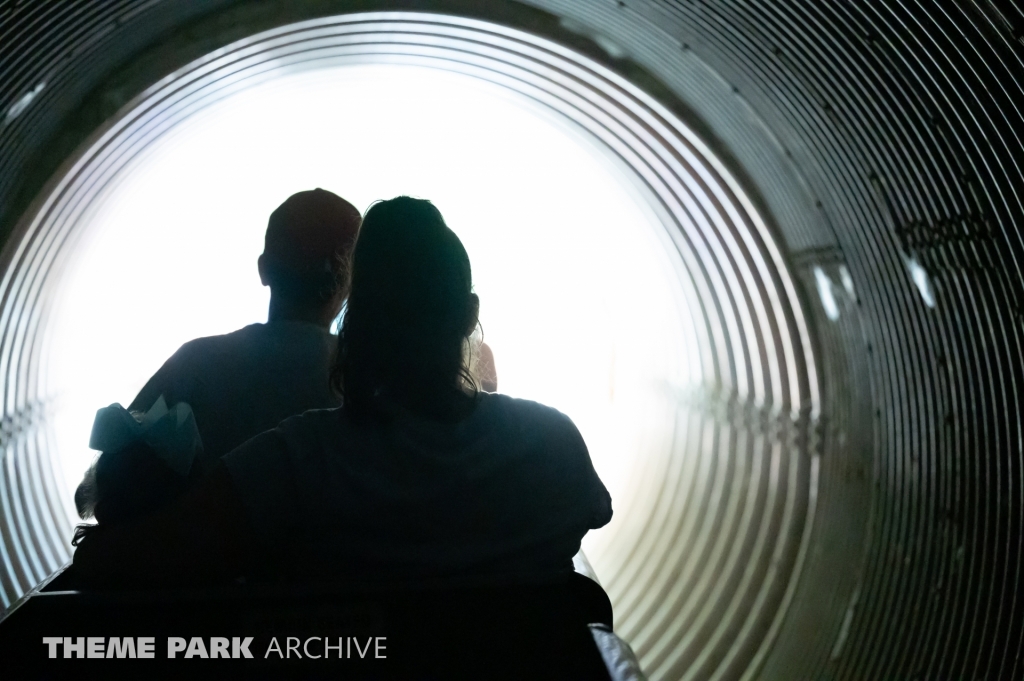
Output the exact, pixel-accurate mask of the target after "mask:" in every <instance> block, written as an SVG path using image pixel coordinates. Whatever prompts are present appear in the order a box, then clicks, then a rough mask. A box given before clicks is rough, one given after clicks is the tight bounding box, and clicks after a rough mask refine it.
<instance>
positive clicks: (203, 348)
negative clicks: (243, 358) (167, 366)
mask: <svg viewBox="0 0 1024 681" xmlns="http://www.w3.org/2000/svg"><path fill="white" fill-rule="evenodd" d="M264 327H266V324H258V323H257V324H249V325H248V326H243V327H242V328H240V329H236V330H234V331H229V332H228V333H221V334H217V335H214V336H202V337H200V338H193V339H192V340H190V341H186V342H185V343H182V345H181V347H180V348H178V352H176V353H175V354H176V355H182V356H193V355H201V354H204V353H206V352H209V351H211V350H217V349H219V348H225V347H232V346H236V345H238V344H240V343H245V342H247V341H249V340H250V339H252V338H256V337H258V336H261V335H262V334H263V333H264V330H263V329H264Z"/></svg>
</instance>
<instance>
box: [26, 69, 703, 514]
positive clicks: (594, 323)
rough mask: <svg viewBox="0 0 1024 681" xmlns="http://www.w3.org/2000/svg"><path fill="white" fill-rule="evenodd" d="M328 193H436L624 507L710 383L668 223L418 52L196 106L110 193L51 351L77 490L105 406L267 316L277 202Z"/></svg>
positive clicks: (539, 122) (493, 302)
mask: <svg viewBox="0 0 1024 681" xmlns="http://www.w3.org/2000/svg"><path fill="white" fill-rule="evenodd" d="M316 186H320V187H324V188H327V189H330V190H333V191H335V192H337V193H338V194H340V195H342V196H344V197H346V198H348V199H349V200H350V201H352V202H353V203H354V204H355V205H356V206H358V207H359V208H360V209H361V210H365V209H366V208H367V207H368V206H369V205H370V204H371V203H372V202H373V201H375V200H378V199H383V198H391V197H393V196H396V195H399V194H409V195H414V196H419V197H423V198H429V199H431V200H432V201H434V203H435V204H436V205H437V206H438V207H439V208H440V209H441V211H442V213H443V214H444V215H445V217H446V219H447V221H448V223H449V225H450V226H451V227H452V228H453V229H454V230H455V231H456V233H458V234H459V236H460V238H461V239H462V240H463V241H464V243H465V244H466V247H467V249H468V251H469V253H470V258H471V261H472V264H473V268H474V279H475V287H476V291H477V293H478V294H479V295H480V297H481V300H482V308H481V325H482V328H483V330H484V337H485V339H486V341H487V342H488V343H489V344H490V345H491V347H492V348H493V349H494V351H495V354H496V357H497V362H498V366H499V369H500V386H501V391H502V392H505V393H508V394H511V395H514V396H517V397H524V398H528V399H533V400H536V401H539V402H543V403H546V404H551V405H553V406H555V407H557V408H558V409H560V410H562V411H564V412H565V413H567V414H569V415H570V416H571V417H572V418H573V419H574V421H576V423H578V424H579V427H580V428H581V431H582V432H583V434H584V437H585V438H586V441H587V442H588V443H589V446H590V448H591V450H592V456H593V458H594V460H595V465H596V466H597V468H598V472H599V473H600V474H601V477H602V479H604V480H606V481H607V483H608V485H609V486H610V488H611V490H610V491H611V492H612V494H613V497H614V498H615V500H616V505H617V507H619V508H628V507H629V505H630V504H629V500H628V496H629V486H628V474H629V470H630V469H631V468H632V467H634V466H635V465H637V463H638V462H639V461H641V460H642V459H644V458H645V457H646V456H647V453H648V452H649V451H650V450H651V449H652V448H657V447H664V446H666V444H667V442H668V441H669V440H670V439H671V432H667V433H666V432H664V431H665V427H664V426H660V427H659V426H658V424H657V422H655V423H653V424H652V423H647V422H644V421H641V420H639V418H638V417H639V416H640V415H642V414H643V413H644V412H646V411H649V410H651V409H652V408H653V407H654V405H656V404H657V403H658V402H659V401H663V400H664V396H665V395H666V394H674V393H678V392H680V391H684V390H686V389H687V388H688V387H690V386H691V385H696V384H699V378H700V366H699V364H698V363H697V362H696V361H695V360H696V356H697V355H696V351H695V345H696V335H695V332H694V330H693V328H692V325H693V320H692V319H691V318H690V314H689V311H688V309H687V308H686V307H685V301H682V302H681V301H679V300H677V299H676V298H675V297H674V291H675V289H676V288H677V283H676V282H675V278H676V273H675V270H674V268H673V263H672V262H671V260H670V257H669V256H668V255H667V254H666V251H665V250H664V248H662V247H661V244H659V243H658V234H659V232H664V225H662V224H661V223H660V221H659V220H658V218H657V216H656V215H655V214H654V213H653V211H652V210H651V209H650V207H649V206H648V204H647V202H646V201H645V197H644V196H643V195H642V194H641V193H640V192H639V191H638V190H637V187H636V186H635V183H634V182H632V181H631V178H629V177H628V175H626V174H625V173H624V172H623V171H622V170H621V169H620V168H619V167H618V166H616V164H614V163H612V162H610V161H609V159H608V158H607V154H606V153H604V152H603V151H602V150H601V149H600V148H598V147H596V146H595V145H594V144H593V142H592V141H591V140H589V139H587V138H586V137H585V136H584V135H583V134H581V133H580V132H579V131H576V130H574V129H573V128H572V126H571V125H569V124H568V123H567V122H566V121H564V120H559V119H557V118H555V117H553V116H551V115H550V114H548V113H546V112H545V111H544V110H542V109H540V108H539V107H538V106H537V105H536V104H535V103H533V102H531V101H530V100H528V99H526V98H523V97H517V96H515V95H510V94H509V93H508V92H507V91H505V90H502V89H499V88H498V87H497V86H495V85H492V84H488V83H486V82H483V81H481V80H479V79H477V78H473V77H470V76H466V75H460V74H452V73H449V72H445V71H442V70H438V69H430V68H424V67H416V66H407V65H354V66H340V67H333V68H327V69H319V70H315V71H312V72H301V73H287V72H285V73H283V74H281V75H279V76H277V77H275V78H274V79H272V80H268V81H265V82H263V83H260V84H259V85H256V86H255V87H252V88H249V89H246V90H244V91H241V92H238V93H236V94H233V95H231V96H230V97H227V98H225V99H222V100H220V101H218V102H216V103H215V104H213V105H211V106H209V107H207V108H205V109H203V110H202V111H200V112H198V113H196V114H194V115H192V116H190V117H189V118H187V119H185V120H183V121H182V122H181V123H179V124H177V125H176V126H175V128H174V129H173V130H172V131H170V132H168V133H167V134H165V135H164V136H162V137H161V138H160V139H159V140H158V141H156V142H155V143H153V144H151V145H149V146H148V147H147V148H146V149H145V151H144V152H143V153H141V154H139V156H137V157H136V158H135V159H134V160H133V162H132V163H131V164H130V165H129V166H126V167H125V168H124V169H122V170H121V172H120V175H119V176H118V177H117V178H116V179H115V180H114V181H113V182H111V183H110V184H109V185H108V186H107V187H106V188H105V189H104V190H103V191H102V192H101V193H100V194H98V195H97V196H96V197H95V199H94V200H93V202H92V203H91V205H90V211H89V213H88V214H87V215H85V216H83V217H82V218H80V219H79V221H78V224H77V225H76V227H75V228H76V229H78V230H81V234H82V237H81V239H82V240H81V241H80V242H79V245H78V246H77V247H76V253H75V256H74V258H73V260H71V262H69V265H68V269H67V271H66V272H65V274H64V275H63V281H62V283H61V287H60V291H59V294H58V296H59V297H58V299H57V302H56V305H57V306H56V307H55V315H54V321H53V322H52V330H51V332H50V336H49V339H50V346H49V353H48V357H47V358H46V360H45V361H46V363H47V366H48V368H49V371H48V379H49V385H48V389H49V392H50V394H52V395H53V396H54V397H55V399H56V404H57V406H56V409H55V411H54V416H53V424H54V434H55V437H56V443H57V448H58V449H57V451H58V452H59V456H60V461H61V465H62V468H63V471H64V477H65V483H66V485H67V490H68V494H71V493H73V491H74V488H75V486H76V485H77V484H78V482H79V481H80V480H81V476H82V473H83V472H84V470H85V468H86V467H87V466H88V465H89V463H91V461H92V459H93V458H94V456H95V452H91V451H90V450H89V449H88V448H87V446H86V444H87V442H88V437H89V429H90V427H91V425H92V417H93V415H94V413H95V410H96V409H97V408H99V407H101V406H105V405H107V404H110V403H112V402H121V403H123V404H127V403H128V402H130V401H131V400H132V398H133V397H134V395H135V393H137V392H138V390H139V389H140V388H141V387H142V385H143V384H144V383H145V381H146V380H147V379H148V378H149V376H150V375H152V373H153V372H154V371H156V369H157V368H159V366H160V364H161V363H162V362H163V360H164V359H166V358H167V357H168V356H170V354H171V353H172V352H174V351H175V350H176V349H177V348H178V347H179V346H180V345H181V344H182V343H184V342H185V341H188V340H190V339H192V338H196V337H198V336H203V335H211V334H217V333H226V332H229V331H232V330H234V329H236V328H239V327H241V326H244V325H245V324H250V323H253V322H262V321H266V312H267V302H268V299H269V291H268V289H266V288H264V287H263V286H261V285H260V282H259V278H258V275H257V273H256V266H255V263H256V258H257V256H258V255H259V254H260V253H261V252H262V247H263V231H264V229H265V228H266V221H267V216H269V214H270V212H271V211H272V210H273V209H274V208H275V207H276V206H277V205H278V204H279V203H280V202H281V201H283V200H284V199H285V198H286V197H287V196H289V195H290V194H292V193H293V192H295V191H299V190H302V189H310V188H313V187H316ZM658 431H661V432H658ZM596 534H599V533H596Z"/></svg>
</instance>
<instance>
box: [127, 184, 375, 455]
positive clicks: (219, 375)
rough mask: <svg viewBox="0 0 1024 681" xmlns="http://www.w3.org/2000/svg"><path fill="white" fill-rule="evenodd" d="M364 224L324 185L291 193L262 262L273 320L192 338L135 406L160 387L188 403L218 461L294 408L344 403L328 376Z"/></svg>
mask: <svg viewBox="0 0 1024 681" xmlns="http://www.w3.org/2000/svg"><path fill="white" fill-rule="evenodd" d="M360 222H361V218H360V215H359V211H358V210H356V208H355V207H354V206H353V205H352V204H350V203H349V202H348V201H346V200H344V199H343V198H341V197H340V196H337V195H335V194H332V193H331V192H328V191H325V190H323V189H314V190H312V191H304V192H299V193H298V194H294V195H293V196H291V197H289V198H288V200H287V201H285V202H284V203H283V204H281V206H279V207H278V208H277V210H275V211H274V212H273V213H272V214H271V215H270V221H269V224H268V226H267V233H266V240H265V246H264V251H263V254H262V255H261V256H260V257H259V261H258V266H259V273H260V280H261V281H262V282H263V285H264V286H269V287H270V310H269V314H268V316H267V323H266V324H250V325H249V326H246V327H245V328H242V329H239V330H237V331H234V332H232V333H228V334H224V335H222V336H210V337H207V338H197V339H195V340H192V341H189V342H188V343H185V344H184V345H182V346H181V348H180V349H179V350H178V351H177V352H175V353H174V355H172V356H171V358H170V359H168V360H167V361H166V362H165V363H164V365H163V366H162V367H161V368H160V370H159V371H157V372H156V374H155V375H154V376H153V377H152V378H151V379H149V382H148V383H146V385H145V387H144V388H143V389H142V391H141V392H139V394H138V396H137V397H136V398H135V400H134V401H133V402H132V404H131V406H130V407H129V410H133V411H145V410H147V409H149V408H150V407H151V406H152V405H153V403H154V402H155V401H156V400H157V398H158V397H159V396H160V395H163V396H164V397H165V398H166V400H167V403H168V404H174V403H176V402H188V403H189V404H190V405H191V406H192V411H193V413H194V414H195V419H196V424H197V426H198V428H199V434H200V436H201V437H202V441H203V449H204V453H203V458H204V459H205V461H206V462H212V461H216V460H217V459H218V458H220V457H221V456H222V455H223V454H226V453H227V452H229V451H231V450H232V449H234V448H235V447H237V446H238V445H240V444H242V443H243V442H245V441H246V440H248V439H249V438H250V437H252V436H254V435H256V434H258V433H261V432H263V431H265V430H269V429H271V428H274V427H275V426H277V424H278V423H280V422H281V421H282V420H284V419H286V418H288V417H289V416H293V415H295V414H299V413H302V412H304V411H306V410H308V409H318V408H327V407H336V406H338V405H339V404H340V403H341V399H340V397H339V396H338V395H336V394H335V393H334V392H333V391H332V389H331V387H330V385H329V384H328V373H329V369H330V366H331V359H332V356H333V352H334V348H335V344H336V342H337V337H336V336H334V335H332V334H331V332H330V326H331V323H332V322H333V321H334V319H335V318H336V317H337V316H338V314H339V313H340V311H341V308H342V304H343V303H344V301H345V290H344V288H345V286H344V284H345V276H346V267H347V263H348V259H349V255H350V254H351V251H352V247H353V245H354V244H355V240H356V236H357V234H358V231H359V225H360Z"/></svg>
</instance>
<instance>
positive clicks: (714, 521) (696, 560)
mask: <svg viewBox="0 0 1024 681" xmlns="http://www.w3.org/2000/svg"><path fill="white" fill-rule="evenodd" d="M1022 40H1024V14H1022V12H1021V10H1020V8H1018V7H1017V6H1016V5H1015V4H1014V3H1013V2H1006V3H990V2H987V1H985V2H980V1H979V2H968V1H967V0H964V1H963V2H949V3H938V4H933V3H923V2H922V3H897V2H888V1H879V2H872V3H819V2H795V1H790V2H773V3H767V2H766V3H747V2H731V1H724V0H723V1H722V2H710V1H708V2H698V1H693V2H691V1H688V0H687V1H682V0H679V1H676V0H660V1H656V0H628V1H626V2H617V3H616V2H604V1H603V0H592V1H586V2H584V1H580V0H573V1H570V0H531V1H530V2H503V1H502V2H474V1H472V0H447V1H445V0H437V1H429V2H413V1H409V2H398V1H384V0H379V1H371V0H365V1H351V2H341V1H333V2H332V1H330V0H302V1H300V2H293V3H273V2H246V3H241V2H232V1H229V0H210V1H207V2H185V1H184V0H159V1H157V2H147V1H143V0H120V1H118V2H110V3H92V2H74V1H69V2H66V3H60V4H49V3H45V4H44V3H39V4H37V3H31V2H2V3H0V117H2V120H0V229H2V233H3V238H4V241H5V246H4V251H3V262H2V268H3V278H2V280H0V296H2V298H0V334H2V345H0V372H2V374H3V381H4V383H3V385H4V392H3V400H4V415H3V423H2V433H0V438H2V441H0V444H2V447H3V466H2V468H0V561H2V564H0V597H2V599H3V604H4V605H5V607H6V606H7V605H9V604H10V603H11V602H12V601H13V600H14V599H16V598H17V597H18V596H19V595H20V594H21V593H23V592H24V591H25V590H27V589H29V588H31V587H32V586H33V585H34V584H36V583H37V582H38V581H40V580H41V579H43V578H44V577H45V576H46V575H48V574H49V573H50V572H51V571H52V570H54V569H55V568H56V567H58V566H59V565H61V564H62V563H63V562H64V561H65V560H66V559H67V558H68V556H69V547H68V545H67V541H68V538H69V536H70V531H71V521H70V515H69V510H68V503H69V500H68V499H67V498H65V497H66V494H65V492H64V490H63V488H62V487H61V486H60V485H59V484H57V480H58V478H59V471H56V470H55V463H54V445H53V436H52V432H51V430H50V427H49V425H48V424H49V422H50V420H51V417H52V410H53V409H54V406H53V404H54V403H53V399H54V396H53V395H51V394H49V393H48V392H47V390H46V389H45V386H46V385H47V373H46V372H47V361H46V360H47V354H46V352H47V330H48V328H50V322H51V319H50V317H49V314H50V312H51V311H52V302H53V300H54V298H55V296H56V295H57V292H58V291H59V288H60V285H61V276H60V275H61V272H62V268H63V267H64V265H65V263H66V262H68V261H69V259H71V258H73V257H74V256H75V252H76V251H75V244H76V239H77V238H78V236H80V235H79V234H78V233H77V232H76V231H75V230H76V226H77V225H80V224H83V223H84V220H85V216H87V215H88V211H89V209H90V205H91V202H92V201H93V200H94V199H95V197H96V196H97V195H98V194H99V193H101V192H102V190H103V188H104V187H105V186H106V185H107V184H109V183H111V182H114V181H116V178H117V177H118V172H119V171H121V170H124V169H125V168H128V167H129V166H130V163H131V161H132V159H133V158H134V157H135V156H137V155H138V154H140V153H141V152H142V150H144V149H145V148H146V145H147V144H150V143H152V141H153V140H155V139H158V138H159V137H160V136H161V135H163V134H165V133H166V131H167V130H168V129H169V128H170V127H172V125H173V124H174V123H175V122H177V121H180V120H183V119H184V118H185V117H187V116H188V115H189V113H190V112H192V111H195V110H197V109H198V108H201V107H202V106H205V105H207V104H209V103H212V102H214V101H216V100H217V99H218V98H220V97H223V96H225V95H226V94H227V93H229V92H233V91H236V90H238V89H242V88H245V87H246V86H247V85H251V84H253V83H257V82H260V81H261V79H266V78H270V77H272V76H273V74H274V72H275V70H280V69H294V68H307V67H308V68H313V67H317V66H321V65H325V64H334V65H337V64H346V63H367V62H371V63H372V62H387V63H403V64H415V65H420V66H429V67H431V68H440V69H445V70H449V71H456V72H459V73H462V74H464V75H468V76H471V77H474V78H480V79H484V80H488V81H490V82H492V83H496V84H498V85H501V86H502V87H505V88H508V89H509V90H510V91H513V92H515V93H517V94H518V95H521V96H524V97H528V98H530V99H532V100H534V101H535V102H537V103H539V104H540V105H542V106H544V107H547V108H548V109H550V111H551V112H552V113H553V114H554V115H557V116H559V117H561V118H563V119H565V120H567V121H571V122H572V123H573V124H574V125H575V126H577V127H578V129H579V130H580V131H581V132H582V133H583V134H585V135H587V136H589V138H590V139H592V140H594V143H595V144H598V145H601V146H602V147H603V148H604V149H606V150H607V153H608V155H609V158H611V159H613V160H614V162H615V163H617V164H618V165H619V166H620V167H621V168H622V169H623V172H624V173H625V174H626V175H628V176H629V177H630V178H632V181H633V182H634V183H635V186H636V187H637V189H638V191H640V192H642V193H643V195H644V196H646V197H647V200H648V201H649V203H650V204H651V206H652V207H653V210H654V211H655V212H656V214H657V215H658V216H659V220H660V222H661V224H662V225H663V226H664V228H665V229H664V230H663V234H662V235H661V238H662V239H663V243H664V248H665V249H666V252H668V253H670V254H671V256H672V262H674V263H675V268H676V269H675V271H676V275H677V276H676V280H677V281H678V293H677V296H678V299H679V300H680V301H684V302H685V305H684V304H682V303H681V305H680V310H682V309H684V308H685V309H686V310H688V312H687V314H688V315H689V316H690V322H692V326H693V328H694V329H695V337H696V343H695V347H694V348H693V349H692V351H693V352H696V353H697V355H698V356H699V365H700V367H701V372H700V380H699V381H696V382H694V383H693V384H691V385H687V386H685V389H683V390H666V391H665V393H664V396H663V399H662V401H660V402H658V403H657V405H656V407H657V408H656V409H652V411H651V413H650V415H649V416H648V417H647V418H650V419H657V420H659V422H660V423H662V424H664V423H665V422H666V421H670V422H671V423H672V425H671V428H670V429H669V430H670V432H671V433H672V437H671V438H670V440H669V441H667V442H666V443H663V444H662V445H661V446H660V448H658V449H657V450H656V451H655V452H654V453H653V454H652V455H651V456H649V457H647V458H645V459H643V460H642V461H639V462H638V463H637V465H636V466H635V467H634V469H635V470H633V471H631V473H630V477H629V486H630V496H629V497H628V499H627V500H626V501H625V502H624V505H622V504H617V512H619V513H624V514H625V517H626V521H625V522H623V523H622V524H620V525H619V526H617V528H616V530H615V534H614V535H612V536H608V537H605V538H603V539H602V542H601V544H600V545H599V546H598V547H597V548H596V553H595V555H594V556H593V560H594V563H595V567H596V568H597V570H598V574H599V576H600V578H601V580H602V582H603V583H604V585H605V587H606V589H607V590H608V592H609V595H610V596H611V598H612V600H613V602H614V604H615V607H616V622H617V629H618V630H619V633H620V634H621V635H622V636H623V637H624V638H626V639H627V640H629V641H630V642H631V643H632V645H633V647H634V648H635V649H636V651H637V653H638V654H639V656H640V659H641V662H642V663H643V665H644V667H645V669H646V670H647V671H648V673H649V674H650V675H651V676H652V678H664V679H682V678H765V679H776V678H784V679H791V678H849V679H868V678H922V679H930V678H981V679H996V678H1022V677H1024V662H1022V661H1020V660H1019V659H1018V655H1019V650H1020V648H1021V643H1022V640H1021V638H1022V634H1024V615H1022V611H1024V599H1022V598H1021V596H1020V594H1019V588H1020V587H1021V585H1022V581H1021V574H1020V567H1019V563H1020V558H1021V542H1022V518H1024V499H1022V492H1021V490H1022V486H1024V478H1022V467H1021V466H1022V459H1021V457H1022V454H1024V442H1022V437H1024V436H1022V425H1024V424H1022V411H1024V410H1022V405H1021V395H1020V392H1021V385H1022V381H1024V370H1022V361H1021V358H1022V346H1021V340H1022V338H1021V336H1022V332H1024V285H1022V271H1021V262H1022V258H1024V243H1022V240H1021V220H1022V219H1024V212H1022V209H1021V197H1020V191H1021V187H1022V186H1024V184H1022V182H1021V169H1020V167H1021V164H1022V163H1024V147H1022V145H1021V140H1020V138H1019V137H1018V131H1019V130H1024V125H1022V120H1021V118H1022V111H1024V90H1022V84H1024V67H1022V63H1021V59H1022V56H1024V45H1022ZM680 314H682V312H680ZM670 387H673V386H671V385H670Z"/></svg>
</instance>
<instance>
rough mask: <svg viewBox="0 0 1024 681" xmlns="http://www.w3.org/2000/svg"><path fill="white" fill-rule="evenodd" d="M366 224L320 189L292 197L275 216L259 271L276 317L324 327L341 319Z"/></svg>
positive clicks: (342, 201) (346, 205)
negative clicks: (355, 252)
mask: <svg viewBox="0 0 1024 681" xmlns="http://www.w3.org/2000/svg"><path fill="white" fill-rule="evenodd" d="M361 221H362V219H361V217H360V215H359V211H358V210H356V208H355V206H353V205H352V204H351V203H349V202H348V201H346V200H345V199H343V198H341V197H340V196H338V195H337V194H332V193H331V192H329V191H325V190H323V189H319V188H317V189H314V190H312V191H304V192H299V193H298V194H293V195H292V196H290V197H288V200H286V201H285V202H284V203H282V204H281V205H280V206H278V208H277V210H275V211H274V212H273V213H271V214H270V222H269V224H268V225H267V234H266V240H265V242H264V249H263V255H261V256H260V258H259V270H260V280H261V281H262V282H263V285H264V286H269V287H270V295H271V303H270V305H271V317H273V316H275V309H276V310H277V316H284V317H299V318H304V319H306V320H308V321H314V320H316V321H322V320H326V322H325V323H329V322H330V320H331V319H333V318H334V317H336V316H337V314H338V312H339V311H340V310H341V305H342V303H343V302H344V299H345V292H344V284H345V278H346V274H347V272H346V268H347V267H348V261H349V256H350V255H351V253H352V247H353V246H354V245H355V241H356V236H357V235H358V234H359V225H360V223H361Z"/></svg>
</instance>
